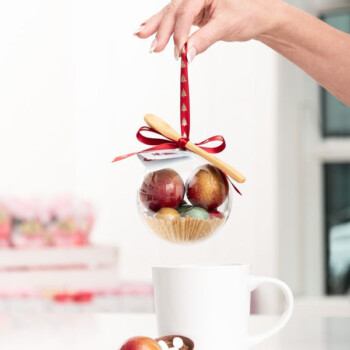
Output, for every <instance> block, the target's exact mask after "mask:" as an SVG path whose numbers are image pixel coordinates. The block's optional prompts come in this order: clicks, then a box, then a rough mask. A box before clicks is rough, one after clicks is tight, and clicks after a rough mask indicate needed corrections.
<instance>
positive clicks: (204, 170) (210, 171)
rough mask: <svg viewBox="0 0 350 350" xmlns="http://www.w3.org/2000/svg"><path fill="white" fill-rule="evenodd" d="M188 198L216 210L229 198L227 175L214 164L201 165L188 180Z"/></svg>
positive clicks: (197, 204)
mask: <svg viewBox="0 0 350 350" xmlns="http://www.w3.org/2000/svg"><path fill="white" fill-rule="evenodd" d="M186 189H187V198H188V200H189V201H190V202H191V203H192V204H193V205H194V206H199V207H202V208H204V209H206V210H214V209H216V208H217V207H219V206H220V205H221V204H222V203H223V202H224V201H225V199H226V198H227V196H228V192H229V185H228V181H227V179H226V176H225V175H224V174H223V173H222V171H221V170H219V169H218V168H216V167H214V166H213V165H210V164H206V165H204V166H201V167H199V168H198V169H197V170H196V171H195V173H194V175H193V176H191V177H190V179H189V180H188V181H187V184H186Z"/></svg>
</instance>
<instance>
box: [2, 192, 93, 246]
mask: <svg viewBox="0 0 350 350" xmlns="http://www.w3.org/2000/svg"><path fill="white" fill-rule="evenodd" d="M2 203H3V204H2ZM93 224H94V211H93V208H92V205H91V204H90V203H88V202H86V201H83V200H79V199H77V198H75V197H73V196H60V197H57V198H55V199H54V200H52V201H50V202H44V201H42V200H39V199H32V200H28V199H20V198H16V197H9V198H6V199H2V200H1V202H0V247H10V246H11V245H12V246H13V247H16V248H34V247H35V248H45V247H48V246H59V247H62V246H64V247H73V246H83V245H88V244H89V235H90V232H91V229H92V226H93Z"/></svg>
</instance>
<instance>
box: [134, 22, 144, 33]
mask: <svg viewBox="0 0 350 350" xmlns="http://www.w3.org/2000/svg"><path fill="white" fill-rule="evenodd" d="M143 28H145V24H144V23H142V24H141V25H140V27H139V28H138V29H137V30H136V31H134V35H137V34H138V33H140V32H141V30H142V29H143Z"/></svg>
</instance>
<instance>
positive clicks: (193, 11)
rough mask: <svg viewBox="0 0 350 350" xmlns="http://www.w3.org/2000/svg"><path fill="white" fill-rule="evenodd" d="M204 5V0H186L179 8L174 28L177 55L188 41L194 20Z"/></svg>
mask: <svg viewBox="0 0 350 350" xmlns="http://www.w3.org/2000/svg"><path fill="white" fill-rule="evenodd" d="M203 6H204V0H184V1H183V2H182V4H181V5H180V7H179V8H178V10H177V12H176V19H175V28H174V43H175V56H176V55H178V54H179V52H180V51H181V50H182V47H183V46H184V44H185V43H186V41H187V39H188V35H189V33H190V30H191V26H192V24H193V21H194V19H195V17H196V16H197V15H198V14H199V13H200V11H201V10H202V8H203Z"/></svg>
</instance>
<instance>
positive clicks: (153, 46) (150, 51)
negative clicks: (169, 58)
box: [149, 38, 158, 53]
mask: <svg viewBox="0 0 350 350" xmlns="http://www.w3.org/2000/svg"><path fill="white" fill-rule="evenodd" d="M157 42H158V40H157V38H155V39H154V40H153V41H152V44H151V47H150V49H149V53H152V52H153V51H154V49H155V48H156V47H157Z"/></svg>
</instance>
